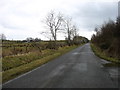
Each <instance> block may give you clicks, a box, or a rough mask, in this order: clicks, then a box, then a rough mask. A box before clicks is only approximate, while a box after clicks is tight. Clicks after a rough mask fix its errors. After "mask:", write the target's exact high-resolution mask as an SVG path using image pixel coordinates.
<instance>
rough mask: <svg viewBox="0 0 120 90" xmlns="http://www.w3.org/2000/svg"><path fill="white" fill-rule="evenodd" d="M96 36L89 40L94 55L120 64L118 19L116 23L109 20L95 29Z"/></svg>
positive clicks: (119, 27) (119, 24) (119, 21)
mask: <svg viewBox="0 0 120 90" xmlns="http://www.w3.org/2000/svg"><path fill="white" fill-rule="evenodd" d="M95 31H96V34H93V36H92V38H91V43H92V44H91V47H92V49H93V51H94V52H95V53H96V55H98V56H100V57H101V58H103V59H106V60H109V61H112V62H115V63H118V64H119V63H120V17H118V18H117V19H116V22H114V21H112V20H110V21H109V22H107V23H105V24H103V25H102V26H101V27H100V28H95Z"/></svg>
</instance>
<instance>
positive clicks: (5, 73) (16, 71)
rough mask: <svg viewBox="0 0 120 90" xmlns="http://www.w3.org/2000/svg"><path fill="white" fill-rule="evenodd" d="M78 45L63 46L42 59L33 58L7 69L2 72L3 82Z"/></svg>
mask: <svg viewBox="0 0 120 90" xmlns="http://www.w3.org/2000/svg"><path fill="white" fill-rule="evenodd" d="M77 47H78V46H75V45H73V46H66V47H62V48H59V49H58V50H56V51H54V52H52V53H51V54H49V55H46V56H44V57H42V58H40V59H37V60H33V61H31V62H29V63H26V64H23V65H20V66H18V67H14V68H12V69H9V70H6V71H3V72H2V76H3V77H2V82H3V83H4V82H6V81H8V80H10V79H13V78H15V77H17V76H19V75H21V74H23V73H25V72H28V71H30V70H32V69H35V68H36V67H39V66H41V65H43V64H45V63H47V62H49V61H51V60H53V59H55V58H57V57H58V56H61V55H63V54H65V53H66V52H68V51H71V50H72V49H75V48H77ZM46 52H47V51H46ZM50 52H51V51H50Z"/></svg>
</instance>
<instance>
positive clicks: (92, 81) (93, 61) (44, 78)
mask: <svg viewBox="0 0 120 90" xmlns="http://www.w3.org/2000/svg"><path fill="white" fill-rule="evenodd" d="M117 79H118V78H117ZM117 79H113V78H111V75H110V73H109V71H108V70H107V69H106V68H105V67H103V65H102V61H101V59H100V58H98V57H97V56H95V55H94V53H93V52H92V50H91V48H90V44H89V43H88V44H85V45H83V46H81V47H78V48H76V49H74V50H72V51H71V52H68V53H66V54H64V55H62V56H60V57H59V58H57V59H55V60H52V61H50V62H48V63H47V64H44V65H42V66H41V67H38V68H37V69H35V70H32V71H31V72H28V73H26V74H23V75H21V76H19V77H18V78H16V79H13V80H10V81H8V82H7V83H5V84H3V88H118V83H117Z"/></svg>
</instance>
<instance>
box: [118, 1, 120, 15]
mask: <svg viewBox="0 0 120 90" xmlns="http://www.w3.org/2000/svg"><path fill="white" fill-rule="evenodd" d="M118 17H120V1H119V2H118Z"/></svg>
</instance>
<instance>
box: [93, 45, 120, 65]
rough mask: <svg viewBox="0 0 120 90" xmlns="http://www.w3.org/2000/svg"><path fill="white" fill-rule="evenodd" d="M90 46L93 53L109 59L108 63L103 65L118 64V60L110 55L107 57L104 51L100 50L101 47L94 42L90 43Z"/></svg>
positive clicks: (119, 63)
mask: <svg viewBox="0 0 120 90" xmlns="http://www.w3.org/2000/svg"><path fill="white" fill-rule="evenodd" d="M91 48H92V50H93V52H94V53H95V55H97V56H98V57H100V58H102V59H105V60H107V61H110V62H111V63H110V64H105V65H104V66H116V65H117V66H120V60H118V59H116V58H112V57H108V56H107V55H106V54H105V52H102V51H101V49H100V48H99V47H97V46H95V45H94V44H92V43H91Z"/></svg>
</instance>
